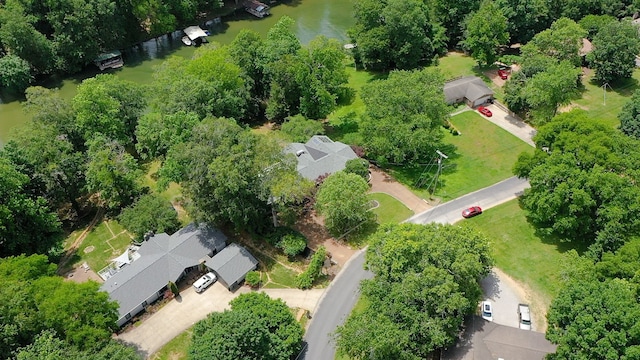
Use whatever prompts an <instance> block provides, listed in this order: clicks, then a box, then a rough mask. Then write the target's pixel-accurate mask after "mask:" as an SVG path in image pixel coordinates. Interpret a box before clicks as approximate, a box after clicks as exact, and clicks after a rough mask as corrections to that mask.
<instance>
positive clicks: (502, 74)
mask: <svg viewBox="0 0 640 360" xmlns="http://www.w3.org/2000/svg"><path fill="white" fill-rule="evenodd" d="M498 76H500V79H502V80H507V78H508V77H509V72H508V71H507V70H504V69H500V70H498Z"/></svg>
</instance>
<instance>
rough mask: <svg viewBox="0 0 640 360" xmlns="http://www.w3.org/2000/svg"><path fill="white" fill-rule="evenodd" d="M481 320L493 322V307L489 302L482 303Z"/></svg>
mask: <svg viewBox="0 0 640 360" xmlns="http://www.w3.org/2000/svg"><path fill="white" fill-rule="evenodd" d="M481 306H482V318H483V319H485V320H487V321H493V306H491V301H489V300H486V301H483V302H482V305H481Z"/></svg>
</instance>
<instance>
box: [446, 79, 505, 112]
mask: <svg viewBox="0 0 640 360" xmlns="http://www.w3.org/2000/svg"><path fill="white" fill-rule="evenodd" d="M444 98H445V101H446V102H447V104H449V105H451V104H457V103H461V102H464V103H466V104H467V105H468V106H470V107H476V106H479V105H482V104H484V103H486V102H488V101H490V100H492V99H493V90H491V89H490V88H489V87H488V86H487V84H485V83H484V81H482V79H480V78H479V77H477V76H466V77H462V78H459V79H456V80H452V81H447V82H446V83H445V84H444Z"/></svg>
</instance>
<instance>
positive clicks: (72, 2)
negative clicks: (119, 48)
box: [45, 0, 125, 72]
mask: <svg viewBox="0 0 640 360" xmlns="http://www.w3.org/2000/svg"><path fill="white" fill-rule="evenodd" d="M46 9H47V13H46V16H45V18H46V21H47V23H48V25H49V26H50V27H51V30H52V34H51V36H52V38H53V41H54V43H55V50H56V55H57V57H58V68H60V69H63V70H65V71H68V72H76V71H79V70H80V69H81V68H82V67H83V66H85V65H86V64H87V63H89V62H91V61H93V59H95V58H96V56H97V55H99V54H100V52H101V50H105V49H112V48H113V47H114V46H115V44H118V43H120V42H121V40H122V39H123V37H124V30H125V29H124V28H123V26H122V22H121V17H120V16H118V13H117V11H116V4H115V2H113V1H110V0H82V1H77V0H59V1H48V2H47V3H46Z"/></svg>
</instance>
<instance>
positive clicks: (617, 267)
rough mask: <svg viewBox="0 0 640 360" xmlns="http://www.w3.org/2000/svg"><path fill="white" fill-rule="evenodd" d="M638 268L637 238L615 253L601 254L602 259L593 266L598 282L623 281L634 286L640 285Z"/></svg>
mask: <svg viewBox="0 0 640 360" xmlns="http://www.w3.org/2000/svg"><path fill="white" fill-rule="evenodd" d="M639 268H640V239H638V238H634V239H632V240H631V241H629V242H627V243H625V244H624V245H623V246H622V247H621V248H620V249H618V250H617V251H616V252H615V253H613V252H606V253H604V254H602V259H601V260H600V261H599V262H597V263H596V264H595V270H596V273H597V276H599V279H600V280H604V279H624V280H629V281H630V282H633V283H634V284H640V274H639V273H638V269H639ZM591 270H593V269H591Z"/></svg>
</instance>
